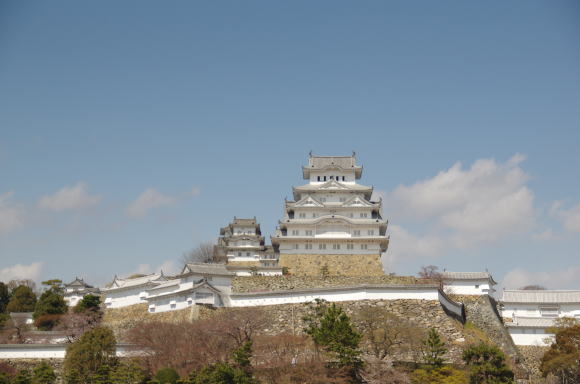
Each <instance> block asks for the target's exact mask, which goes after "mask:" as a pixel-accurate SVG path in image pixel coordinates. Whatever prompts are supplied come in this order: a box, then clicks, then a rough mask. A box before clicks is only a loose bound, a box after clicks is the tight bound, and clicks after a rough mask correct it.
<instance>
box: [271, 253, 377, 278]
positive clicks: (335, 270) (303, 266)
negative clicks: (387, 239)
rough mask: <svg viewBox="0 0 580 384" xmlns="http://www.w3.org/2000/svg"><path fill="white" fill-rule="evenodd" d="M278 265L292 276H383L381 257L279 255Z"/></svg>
mask: <svg viewBox="0 0 580 384" xmlns="http://www.w3.org/2000/svg"><path fill="white" fill-rule="evenodd" d="M279 264H280V266H281V267H286V268H288V271H289V272H290V273H291V274H293V275H299V276H320V275H322V271H323V268H324V269H326V272H327V273H328V275H330V276H380V275H384V273H385V272H384V270H383V263H382V262H381V255H380V254H376V255H326V254H325V255H280V260H279Z"/></svg>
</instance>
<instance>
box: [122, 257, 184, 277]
mask: <svg viewBox="0 0 580 384" xmlns="http://www.w3.org/2000/svg"><path fill="white" fill-rule="evenodd" d="M179 269H180V265H179V264H178V263H177V261H175V260H165V261H164V262H163V263H161V264H159V265H157V266H153V265H151V264H139V266H138V267H137V269H136V270H135V271H134V272H133V274H142V275H147V274H150V273H154V272H159V271H163V273H164V274H168V275H171V274H175V273H178V272H179Z"/></svg>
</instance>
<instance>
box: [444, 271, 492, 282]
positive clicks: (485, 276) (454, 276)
mask: <svg viewBox="0 0 580 384" xmlns="http://www.w3.org/2000/svg"><path fill="white" fill-rule="evenodd" d="M441 277H442V278H443V279H445V280H490V281H491V283H492V285H496V284H497V282H496V281H495V280H494V279H493V277H492V276H491V274H490V273H489V272H451V271H444V272H443V273H441Z"/></svg>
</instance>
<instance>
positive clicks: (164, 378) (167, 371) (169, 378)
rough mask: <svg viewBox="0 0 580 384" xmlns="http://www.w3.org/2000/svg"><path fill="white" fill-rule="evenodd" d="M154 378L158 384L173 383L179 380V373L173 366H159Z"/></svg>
mask: <svg viewBox="0 0 580 384" xmlns="http://www.w3.org/2000/svg"><path fill="white" fill-rule="evenodd" d="M155 379H156V380H157V381H158V382H159V384H175V383H176V382H177V380H179V375H178V374H177V372H176V371H175V369H173V368H161V369H160V370H158V371H157V373H156V374H155Z"/></svg>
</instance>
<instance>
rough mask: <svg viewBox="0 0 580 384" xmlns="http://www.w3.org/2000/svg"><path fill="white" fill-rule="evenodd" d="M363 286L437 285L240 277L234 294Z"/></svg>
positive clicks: (390, 278) (402, 279) (389, 279)
mask: <svg viewBox="0 0 580 384" xmlns="http://www.w3.org/2000/svg"><path fill="white" fill-rule="evenodd" d="M361 284H416V285H423V284H436V282H435V281H433V280H428V279H418V278H416V277H413V276H394V275H385V274H383V275H380V276H327V277H323V276H294V275H290V276H238V277H234V279H233V280H232V292H234V293H246V292H265V291H289V290H292V289H306V288H325V287H349V286H356V285H361Z"/></svg>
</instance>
